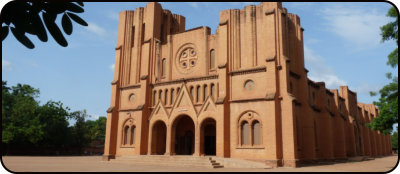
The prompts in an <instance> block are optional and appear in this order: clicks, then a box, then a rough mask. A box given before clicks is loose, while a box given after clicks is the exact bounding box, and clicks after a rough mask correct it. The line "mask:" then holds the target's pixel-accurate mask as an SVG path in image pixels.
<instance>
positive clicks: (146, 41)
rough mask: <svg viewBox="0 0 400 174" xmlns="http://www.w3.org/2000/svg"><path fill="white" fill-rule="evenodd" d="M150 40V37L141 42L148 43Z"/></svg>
mask: <svg viewBox="0 0 400 174" xmlns="http://www.w3.org/2000/svg"><path fill="white" fill-rule="evenodd" d="M150 41H151V38H150V39H147V40H145V41H143V43H150Z"/></svg>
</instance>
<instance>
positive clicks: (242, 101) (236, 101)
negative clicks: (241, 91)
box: [229, 97, 273, 103]
mask: <svg viewBox="0 0 400 174" xmlns="http://www.w3.org/2000/svg"><path fill="white" fill-rule="evenodd" d="M271 100H273V99H270V98H266V97H263V98H250V99H236V100H230V101H229V102H231V103H244V102H258V101H271Z"/></svg>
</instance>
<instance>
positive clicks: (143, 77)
mask: <svg viewBox="0 0 400 174" xmlns="http://www.w3.org/2000/svg"><path fill="white" fill-rule="evenodd" d="M147 77H148V75H143V76H140V80H146V79H147Z"/></svg>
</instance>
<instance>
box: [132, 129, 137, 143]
mask: <svg viewBox="0 0 400 174" xmlns="http://www.w3.org/2000/svg"><path fill="white" fill-rule="evenodd" d="M135 131H136V127H135V126H132V127H131V145H132V144H135Z"/></svg>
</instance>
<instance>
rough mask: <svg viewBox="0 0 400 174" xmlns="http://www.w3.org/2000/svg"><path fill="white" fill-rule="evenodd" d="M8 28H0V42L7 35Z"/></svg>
mask: <svg viewBox="0 0 400 174" xmlns="http://www.w3.org/2000/svg"><path fill="white" fill-rule="evenodd" d="M8 30H9V29H8V26H3V27H1V41H3V40H4V39H5V38H6V37H7V35H8Z"/></svg>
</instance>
